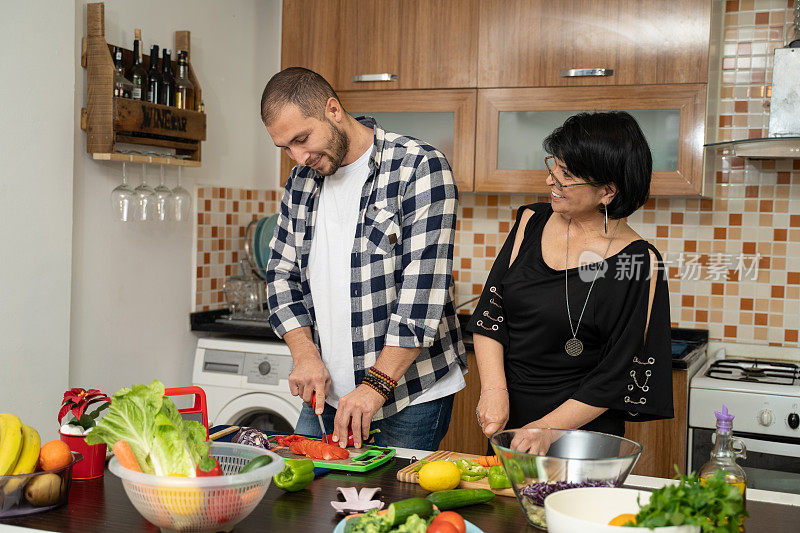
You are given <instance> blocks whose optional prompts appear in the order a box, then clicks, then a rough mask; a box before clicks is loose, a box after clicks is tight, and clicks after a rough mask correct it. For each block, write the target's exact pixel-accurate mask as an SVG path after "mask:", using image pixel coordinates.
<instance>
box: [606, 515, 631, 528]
mask: <svg viewBox="0 0 800 533" xmlns="http://www.w3.org/2000/svg"><path fill="white" fill-rule="evenodd" d="M628 522H633V525H634V526H635V525H636V515H635V514H630V513H625V514H621V515H619V516H615V517H614V518H612V519H611V522H609V523H608V525H609V526H624V525H625V524H627V523H628Z"/></svg>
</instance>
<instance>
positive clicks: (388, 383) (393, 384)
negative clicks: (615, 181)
mask: <svg viewBox="0 0 800 533" xmlns="http://www.w3.org/2000/svg"><path fill="white" fill-rule="evenodd" d="M367 375H368V376H370V377H371V378H374V379H376V380H378V381H379V382H380V383H382V384H383V385H385V386H386V387H387V388H388V389H389V390H393V389H395V388H396V387H397V383H396V382H392V380H391V379H389V378H385V377H383V376H381V375H378V374H376V373H374V372H372V371H371V370H368V371H367Z"/></svg>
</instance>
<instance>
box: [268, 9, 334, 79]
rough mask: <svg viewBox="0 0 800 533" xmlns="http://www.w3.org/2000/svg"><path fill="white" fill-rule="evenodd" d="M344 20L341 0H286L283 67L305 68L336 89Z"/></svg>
mask: <svg viewBox="0 0 800 533" xmlns="http://www.w3.org/2000/svg"><path fill="white" fill-rule="evenodd" d="M344 23H345V20H344V19H343V18H342V6H341V0H283V15H282V20H281V68H282V69H283V68H287V67H305V68H307V69H310V70H313V71H314V72H316V73H318V74H320V75H321V76H322V77H323V78H325V79H326V80H328V83H330V84H331V85H333V86H334V88H335V87H336V83H337V82H338V77H339V62H340V60H341V58H342V57H343V56H344V53H343V51H342V49H341V45H340V38H339V36H340V35H341V33H342V32H343V31H347V30H342V27H343V25H344Z"/></svg>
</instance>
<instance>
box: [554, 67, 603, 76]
mask: <svg viewBox="0 0 800 533" xmlns="http://www.w3.org/2000/svg"><path fill="white" fill-rule="evenodd" d="M613 75H614V69H613V68H571V69H569V70H562V71H561V77H562V78H582V77H586V76H613Z"/></svg>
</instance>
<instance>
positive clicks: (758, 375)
mask: <svg viewBox="0 0 800 533" xmlns="http://www.w3.org/2000/svg"><path fill="white" fill-rule="evenodd" d="M705 376H706V377H709V378H715V379H724V380H728V381H746V382H749V383H768V384H771V385H795V386H800V366H799V365H797V364H795V363H784V362H779V361H760V360H758V359H724V360H722V361H713V362H712V363H711V365H710V366H709V367H708V369H707V370H706V372H705Z"/></svg>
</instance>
